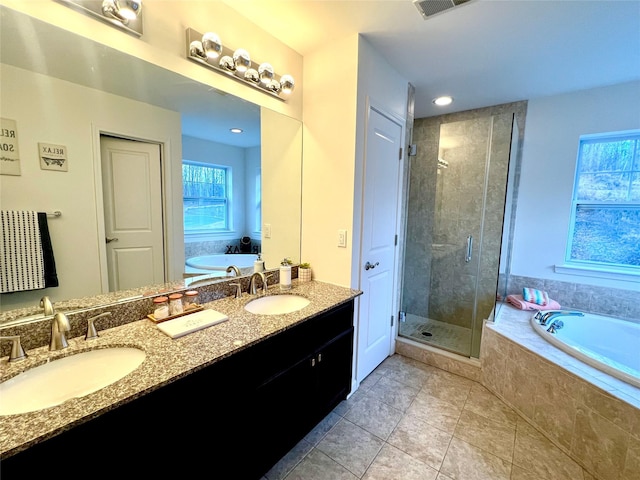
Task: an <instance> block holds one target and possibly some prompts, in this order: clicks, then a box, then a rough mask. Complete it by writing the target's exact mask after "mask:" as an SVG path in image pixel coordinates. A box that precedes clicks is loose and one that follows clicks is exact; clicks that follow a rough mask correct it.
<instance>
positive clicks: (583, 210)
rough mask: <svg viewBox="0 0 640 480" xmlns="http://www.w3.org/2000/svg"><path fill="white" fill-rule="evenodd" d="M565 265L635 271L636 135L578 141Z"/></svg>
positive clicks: (639, 250)
mask: <svg viewBox="0 0 640 480" xmlns="http://www.w3.org/2000/svg"><path fill="white" fill-rule="evenodd" d="M566 260H567V263H570V264H573V265H576V264H581V265H587V266H588V265H591V266H594V267H600V268H603V267H604V268H605V269H609V270H616V269H623V270H628V269H632V270H634V271H635V270H636V269H639V270H640V132H639V131H634V132H626V133H619V134H609V135H590V136H585V137H582V138H581V139H580V145H579V151H578V162H577V167H576V178H575V184H574V191H573V203H572V212H571V225H570V230H569V244H568V248H567V258H566Z"/></svg>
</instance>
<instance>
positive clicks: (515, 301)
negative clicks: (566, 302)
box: [507, 295, 560, 310]
mask: <svg viewBox="0 0 640 480" xmlns="http://www.w3.org/2000/svg"><path fill="white" fill-rule="evenodd" d="M507 303H510V304H511V305H513V306H514V307H516V308H519V309H520V310H543V309H542V308H540V307H541V305H538V304H537V303H531V302H526V301H525V300H524V298H522V295H507ZM559 308H560V304H559V303H558V302H556V301H555V300H552V299H549V302H548V303H547V304H546V305H545V306H544V310H558V309H559Z"/></svg>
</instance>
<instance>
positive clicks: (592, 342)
mask: <svg viewBox="0 0 640 480" xmlns="http://www.w3.org/2000/svg"><path fill="white" fill-rule="evenodd" d="M542 313H543V314H544V313H545V311H544V310H543V311H542ZM577 313H579V312H577ZM554 320H561V321H562V322H563V326H562V327H561V328H560V329H558V330H556V332H555V333H549V332H548V331H547V329H548V328H549V326H550V325H551V323H553V321H554ZM530 323H531V326H532V327H533V329H534V330H535V331H536V332H537V333H538V334H539V335H540V336H542V338H544V339H545V340H547V341H548V342H549V343H551V344H552V345H554V346H556V347H558V348H559V349H561V350H563V351H564V352H566V353H568V354H569V355H572V356H574V357H576V358H578V359H579V360H581V361H583V362H584V363H586V364H588V365H591V366H592V367H594V368H597V369H598V370H601V371H603V372H605V373H608V374H609V375H611V376H613V377H616V378H618V379H620V380H623V381H625V382H627V383H629V384H631V385H634V386H636V387H639V388H640V324H637V323H634V322H630V321H628V320H619V319H617V318H613V317H607V316H603V315H595V314H590V313H584V315H583V316H573V315H558V316H554V317H553V318H552V319H550V321H549V322H547V325H546V326H542V325H540V324H539V322H538V320H537V319H536V315H532V316H531V320H530Z"/></svg>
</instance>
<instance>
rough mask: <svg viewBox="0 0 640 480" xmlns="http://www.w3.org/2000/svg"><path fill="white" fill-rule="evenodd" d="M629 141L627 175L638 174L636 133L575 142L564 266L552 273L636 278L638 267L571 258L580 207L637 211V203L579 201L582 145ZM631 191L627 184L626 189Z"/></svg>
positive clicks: (639, 273)
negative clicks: (630, 157)
mask: <svg viewBox="0 0 640 480" xmlns="http://www.w3.org/2000/svg"><path fill="white" fill-rule="evenodd" d="M625 139H632V140H635V141H636V150H635V153H634V160H635V161H632V164H631V168H630V169H629V170H621V171H620V172H625V173H626V172H628V173H629V174H630V175H633V174H634V173H635V174H638V175H640V130H626V131H620V132H608V133H598V134H588V135H581V136H580V138H579V140H578V151H577V155H576V164H575V171H574V176H573V191H572V195H571V212H570V217H569V229H568V230H569V231H568V236H567V246H566V250H565V258H564V265H561V266H556V268H555V270H556V271H557V272H560V273H574V274H581V275H582V274H585V275H587V276H607V277H609V278H616V279H624V278H625V277H626V276H627V275H631V276H633V277H636V276H640V266H633V265H624V264H613V263H608V262H599V261H593V260H578V259H574V258H572V257H571V254H572V250H573V245H574V233H575V224H576V219H577V217H576V216H577V212H578V209H579V208H580V207H581V206H586V207H600V208H605V209H620V208H629V207H631V208H638V209H640V200H638V201H612V200H579V199H578V198H577V196H578V188H579V184H580V174H581V172H580V167H581V160H582V146H583V145H584V144H585V143H604V142H608V141H612V140H625ZM629 187H630V188H631V184H630V186H629Z"/></svg>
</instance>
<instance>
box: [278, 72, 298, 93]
mask: <svg viewBox="0 0 640 480" xmlns="http://www.w3.org/2000/svg"><path fill="white" fill-rule="evenodd" d="M280 86H281V87H282V93H286V94H289V93H291V92H292V91H293V87H295V82H294V81H293V77H292V76H291V75H283V76H282V77H280Z"/></svg>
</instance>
